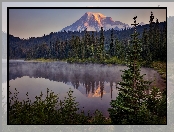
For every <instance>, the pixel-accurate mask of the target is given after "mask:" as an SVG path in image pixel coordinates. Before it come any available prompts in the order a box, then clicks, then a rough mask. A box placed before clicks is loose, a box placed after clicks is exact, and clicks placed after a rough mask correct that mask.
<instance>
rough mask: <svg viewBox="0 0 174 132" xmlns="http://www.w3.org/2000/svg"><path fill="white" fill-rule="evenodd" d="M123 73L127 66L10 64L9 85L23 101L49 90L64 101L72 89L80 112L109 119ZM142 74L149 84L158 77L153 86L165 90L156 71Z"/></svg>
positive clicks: (52, 63) (43, 63)
mask: <svg viewBox="0 0 174 132" xmlns="http://www.w3.org/2000/svg"><path fill="white" fill-rule="evenodd" d="M124 69H126V67H125V66H113V65H110V66H109V65H100V64H68V63H65V62H24V61H10V63H9V81H10V82H9V85H10V91H12V92H13V91H14V88H17V90H18V91H19V93H20V94H19V99H21V100H23V99H24V98H25V97H24V96H25V94H26V93H27V92H29V95H30V98H31V99H34V98H35V96H37V95H39V94H40V92H41V91H42V92H45V93H46V88H49V89H50V90H53V91H54V92H55V93H59V94H60V97H61V98H62V99H63V98H64V96H66V92H67V91H68V90H69V88H72V89H73V91H74V93H73V96H75V97H76V101H78V102H79V103H80V107H81V108H82V107H85V108H86V109H87V110H90V111H91V112H94V110H96V109H98V110H100V111H102V112H103V114H104V115H105V116H108V112H107V109H108V108H109V107H110V101H111V99H115V98H116V96H117V94H118V89H116V85H117V83H118V82H119V81H121V74H122V72H120V70H124ZM141 73H142V74H146V76H145V79H146V80H152V79H154V77H155V78H156V80H155V82H154V83H153V84H154V85H156V86H158V87H160V88H164V87H165V86H166V85H165V84H164V83H163V82H162V79H161V78H160V76H159V74H158V73H157V72H156V71H154V70H153V69H150V68H142V70H141Z"/></svg>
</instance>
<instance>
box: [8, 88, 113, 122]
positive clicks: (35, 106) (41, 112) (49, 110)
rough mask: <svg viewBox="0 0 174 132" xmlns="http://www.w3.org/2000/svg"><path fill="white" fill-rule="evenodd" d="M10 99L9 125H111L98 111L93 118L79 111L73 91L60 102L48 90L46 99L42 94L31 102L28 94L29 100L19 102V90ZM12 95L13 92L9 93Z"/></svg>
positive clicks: (57, 97) (56, 95)
mask: <svg viewBox="0 0 174 132" xmlns="http://www.w3.org/2000/svg"><path fill="white" fill-rule="evenodd" d="M15 90H16V92H15V93H14V94H13V96H12V97H10V98H9V101H10V102H9V106H10V107H9V124H33V125H34V124H110V123H111V122H110V120H109V119H106V118H105V117H104V116H103V115H102V113H101V112H100V111H98V110H96V111H95V113H94V114H93V116H89V114H88V115H87V116H86V115H85V113H84V111H83V110H81V111H80V110H79V108H78V105H79V103H78V102H76V101H75V97H73V96H72V94H73V91H72V90H71V89H70V90H69V91H68V92H67V95H68V96H67V97H65V99H64V100H60V99H59V96H58V94H54V92H52V91H51V92H50V91H49V89H47V95H46V97H44V96H43V93H42V92H41V94H40V96H36V97H35V98H36V100H35V101H34V102H31V100H29V98H28V93H27V94H26V96H27V100H23V101H22V102H20V101H18V98H17V95H18V93H19V92H17V89H16V88H15ZM9 93H10V95H12V93H11V92H9Z"/></svg>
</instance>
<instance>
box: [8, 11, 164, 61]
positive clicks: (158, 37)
mask: <svg viewBox="0 0 174 132" xmlns="http://www.w3.org/2000/svg"><path fill="white" fill-rule="evenodd" d="M133 31H134V29H133V28H128V29H126V28H125V29H124V30H121V31H117V30H113V29H111V30H107V31H104V30H103V28H102V27H101V30H100V31H99V32H97V31H87V30H85V31H82V32H80V31H75V32H71V31H68V32H66V31H64V32H55V33H53V32H51V33H50V34H49V35H44V36H42V37H37V38H35V37H31V38H29V39H20V38H18V37H14V36H13V35H9V59H21V58H22V59H27V60H30V59H41V58H42V59H58V60H67V61H68V62H98V63H104V62H106V60H108V59H109V58H115V59H117V60H123V61H125V59H126V53H127V51H128V50H129V48H131V43H130V39H131V36H130V34H132V33H133ZM137 31H138V32H139V36H138V38H139V39H140V41H141V51H142V52H141V58H142V60H143V61H145V63H150V62H152V61H166V59H167V57H166V56H167V52H166V51H167V43H166V42H167V40H166V39H167V25H166V22H159V21H158V19H156V20H154V16H153V13H152V12H151V16H150V21H149V24H146V25H143V26H140V25H138V26H137Z"/></svg>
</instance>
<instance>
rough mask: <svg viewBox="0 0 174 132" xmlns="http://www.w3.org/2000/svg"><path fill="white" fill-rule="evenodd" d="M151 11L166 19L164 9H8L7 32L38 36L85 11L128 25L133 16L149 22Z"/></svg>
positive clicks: (57, 29) (58, 29) (76, 18)
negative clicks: (100, 14)
mask: <svg viewBox="0 0 174 132" xmlns="http://www.w3.org/2000/svg"><path fill="white" fill-rule="evenodd" d="M151 11H152V12H153V14H154V16H155V19H156V18H158V20H159V21H162V22H163V21H166V10H165V9H10V10H9V33H10V34H12V35H14V36H15V37H20V38H29V37H40V36H43V35H44V34H49V33H50V32H58V31H60V30H62V29H63V28H64V27H66V26H69V25H71V24H73V23H74V22H76V21H77V20H78V19H80V18H81V17H82V16H83V15H84V14H85V13H86V12H95V13H96V12H98V13H102V14H103V15H105V16H108V17H112V19H113V20H114V21H121V22H123V23H126V24H129V25H131V23H133V17H134V16H137V22H139V23H140V22H144V23H149V19H150V18H149V17H150V13H151ZM155 19H154V20H155Z"/></svg>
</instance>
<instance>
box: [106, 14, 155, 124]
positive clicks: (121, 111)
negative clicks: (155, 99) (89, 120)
mask: <svg viewBox="0 0 174 132" xmlns="http://www.w3.org/2000/svg"><path fill="white" fill-rule="evenodd" d="M136 18H137V17H134V18H133V19H134V24H132V25H134V34H132V35H131V37H132V40H131V44H132V46H131V48H130V49H129V51H128V53H127V66H128V69H127V70H124V71H123V75H122V82H119V83H118V84H119V85H120V86H119V87H117V88H118V89H119V94H118V97H117V98H116V100H112V101H111V103H110V105H111V108H109V109H108V111H109V113H110V118H111V120H112V123H113V124H151V123H152V121H153V119H152V118H151V116H152V115H153V114H152V115H151V114H149V113H150V111H149V109H147V105H146V104H147V101H146V100H147V93H146V92H145V91H146V90H149V88H150V84H151V82H149V81H144V80H143V76H144V75H140V67H141V66H140V64H139V62H140V53H141V43H140V40H139V39H138V37H137V36H138V35H139V34H138V33H137V32H136V26H137V25H138V24H137V23H136ZM148 118H149V119H148Z"/></svg>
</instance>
